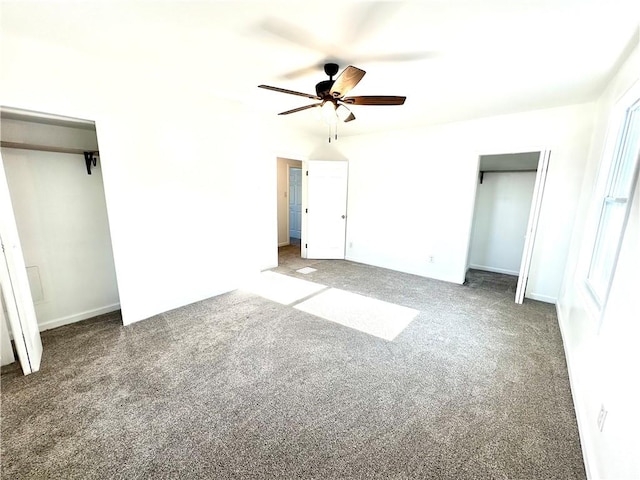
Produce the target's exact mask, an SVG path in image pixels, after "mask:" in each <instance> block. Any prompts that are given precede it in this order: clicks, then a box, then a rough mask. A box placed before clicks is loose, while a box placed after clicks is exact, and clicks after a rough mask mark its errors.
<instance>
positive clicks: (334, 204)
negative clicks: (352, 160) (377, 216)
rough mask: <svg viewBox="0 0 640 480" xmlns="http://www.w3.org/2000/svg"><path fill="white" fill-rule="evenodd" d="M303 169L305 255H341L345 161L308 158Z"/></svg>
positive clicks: (343, 237) (323, 257)
mask: <svg viewBox="0 0 640 480" xmlns="http://www.w3.org/2000/svg"><path fill="white" fill-rule="evenodd" d="M306 172H307V173H306V182H304V183H303V188H305V189H306V192H304V198H305V199H306V204H305V205H304V209H305V214H304V215H305V219H306V222H305V224H306V225H305V226H306V229H305V230H306V231H303V236H304V238H303V239H302V242H303V244H304V245H305V247H306V258H321V259H344V247H345V234H346V226H347V221H346V218H347V174H348V166H347V162H345V161H318V160H314V161H309V162H307V169H306ZM305 186H306V187H305Z"/></svg>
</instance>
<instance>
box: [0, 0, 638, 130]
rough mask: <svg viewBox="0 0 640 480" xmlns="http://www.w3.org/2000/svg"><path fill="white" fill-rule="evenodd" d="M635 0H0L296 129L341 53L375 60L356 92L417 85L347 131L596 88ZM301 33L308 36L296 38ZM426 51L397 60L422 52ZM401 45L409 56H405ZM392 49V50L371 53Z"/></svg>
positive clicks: (5, 25)
mask: <svg viewBox="0 0 640 480" xmlns="http://www.w3.org/2000/svg"><path fill="white" fill-rule="evenodd" d="M639 11H640V2H638V1H637V0H633V1H630V0H520V1H515V0H475V1H471V0H467V1H461V0H446V1H445V0H440V1H420V2H417V1H416V2H353V1H341V2H333V1H325V2H316V1H305V2H296V3H293V2H286V3H283V2H277V1H264V2H246V1H235V2H178V1H173V2H171V1H163V2H140V1H129V2H124V3H114V2H110V3H107V2H85V3H76V2H65V1H64V0H63V1H60V2H55V3H54V2H51V3H33V2H25V1H21V2H17V1H16V2H11V1H6V0H5V1H3V2H2V20H1V21H2V24H1V25H2V31H3V32H7V33H11V34H15V35H20V36H29V37H33V38H35V39H38V40H39V41H47V42H50V43H53V44H58V45H60V46H63V47H65V48H72V49H75V50H80V51H83V52H85V53H88V54H90V55H92V56H95V57H96V58H98V59H100V58H104V57H105V56H108V57H109V58H122V59H123V60H122V61H129V62H134V61H135V62H144V63H145V64H146V65H148V78H149V79H154V81H163V82H167V87H168V88H172V89H176V91H177V92H179V91H184V90H188V91H189V92H193V91H200V92H202V93H203V94H205V95H210V96H212V97H217V98H224V99H229V100H231V101H233V102H242V103H243V104H245V106H247V107H248V108H250V109H251V110H255V111H258V112H264V113H265V114H273V118H274V121H276V122H282V123H283V124H284V125H286V126H291V127H292V128H295V127H298V128H302V129H305V130H309V131H311V132H323V133H325V127H324V126H323V124H322V123H321V121H320V120H319V119H318V117H317V116H316V112H315V110H313V109H312V110H307V111H304V112H300V113H296V114H293V115H289V116H281V117H277V116H276V114H277V113H278V112H280V111H284V110H288V109H291V108H295V107H298V106H303V105H306V104H307V103H311V101H308V100H307V99H305V98H302V97H296V96H289V95H284V94H280V93H275V92H271V91H267V90H262V89H258V88H257V85H259V84H262V83H265V84H269V85H274V86H279V87H283V88H287V89H291V90H297V91H302V92H308V93H314V86H315V84H316V83H317V82H318V81H320V80H324V79H326V77H325V75H324V72H323V71H322V69H321V68H320V67H318V68H317V70H315V71H314V70H313V69H308V70H306V71H305V73H304V74H302V75H300V76H298V77H296V78H287V77H286V74H287V73H290V72H292V71H295V70H298V69H301V68H305V67H309V66H313V65H316V64H318V65H320V64H322V63H323V62H324V61H325V60H327V59H337V60H338V61H339V63H340V66H341V68H344V67H345V66H346V65H347V64H353V65H355V66H357V67H359V68H362V69H364V70H366V71H367V75H366V76H365V77H364V79H363V80H362V81H361V82H360V84H359V85H358V86H357V87H356V88H354V90H352V91H351V95H406V96H407V101H406V103H405V105H403V106H393V107H389V106H381V107H371V106H359V107H358V106H355V107H351V108H352V110H353V112H354V113H355V115H356V117H357V120H356V121H355V122H351V123H349V124H345V125H344V126H342V127H340V134H341V136H344V135H351V134H359V133H367V132H375V131H378V130H382V129H392V128H406V127H411V126H417V125H425V124H434V123H441V122H446V121H454V120H464V119H469V118H474V117H479V116H488V115H494V114H501V113H510V112H516V111H522V110H530V109H538V108H547V107H554V106H560V105H566V104H571V103H579V102H584V101H589V100H592V99H594V98H595V97H596V96H597V94H598V93H599V92H600V91H601V90H602V88H603V86H604V85H605V83H606V81H607V79H608V77H609V76H610V74H611V73H612V71H613V69H614V67H615V66H616V64H617V63H618V62H619V61H620V60H621V57H622V56H623V54H624V52H625V51H626V50H628V49H629V48H630V45H633V43H634V42H637V41H638V40H637V39H638V37H637V35H638V19H639V18H640V16H639V15H640V14H639ZM292 39H297V40H298V41H297V42H294V41H291V40H292ZM416 53H417V54H418V55H415V56H416V57H420V56H423V57H424V58H420V59H417V60H415V59H414V60H409V61H399V60H402V59H403V58H405V57H407V56H411V55H406V54H416ZM403 55H404V57H403ZM381 56H384V57H386V60H385V61H375V60H371V58H372V57H381Z"/></svg>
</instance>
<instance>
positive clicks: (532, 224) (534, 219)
mask: <svg viewBox="0 0 640 480" xmlns="http://www.w3.org/2000/svg"><path fill="white" fill-rule="evenodd" d="M550 157H551V150H548V149H545V150H540V157H539V159H538V172H537V173H536V182H535V186H534V187H533V199H532V201H531V212H530V213H529V222H528V225H527V234H526V236H525V240H524V250H523V254H522V263H521V265H520V274H519V275H518V285H517V287H516V297H515V302H516V303H518V304H520V303H522V302H523V300H524V297H525V294H526V291H527V283H528V280H529V270H530V269H531V259H532V257H533V249H534V245H535V241H536V234H537V231H538V221H539V220H540V212H541V210H542V202H543V200H544V187H545V183H546V181H547V170H548V168H549V159H550Z"/></svg>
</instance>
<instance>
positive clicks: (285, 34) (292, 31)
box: [258, 17, 338, 55]
mask: <svg viewBox="0 0 640 480" xmlns="http://www.w3.org/2000/svg"><path fill="white" fill-rule="evenodd" d="M258 28H260V29H261V30H262V31H264V32H267V33H269V34H270V35H274V36H276V37H280V38H282V39H283V40H286V41H287V42H291V43H293V44H296V45H298V46H302V47H305V48H308V49H309V50H313V51H315V52H320V53H323V54H325V55H330V53H331V52H333V51H338V49H337V48H336V47H335V46H333V45H328V44H326V43H323V42H321V41H320V40H318V39H317V38H315V37H313V36H312V35H311V34H310V33H309V32H307V31H305V30H303V29H301V28H300V27H298V26H297V25H295V24H293V23H290V22H288V21H286V20H282V19H280V18H275V17H270V18H266V19H264V20H263V21H262V22H260V24H259V25H258Z"/></svg>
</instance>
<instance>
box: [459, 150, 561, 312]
mask: <svg viewBox="0 0 640 480" xmlns="http://www.w3.org/2000/svg"><path fill="white" fill-rule="evenodd" d="M549 154H550V152H549V151H547V150H545V151H536V152H524V153H512V154H499V155H482V156H480V159H479V166H478V183H477V188H476V199H475V206H474V214H473V222H472V227H471V236H470V240H469V253H468V260H467V274H466V281H467V282H480V283H485V284H486V286H487V287H488V288H497V289H500V290H502V291H508V292H510V293H513V294H514V295H515V301H516V303H522V301H523V299H524V294H525V291H526V285H527V280H528V276H529V267H530V262H531V256H532V253H533V245H534V241H535V233H536V228H537V222H538V216H539V213H540V205H541V202H542V195H543V193H544V182H545V179H546V169H547V166H548V161H549Z"/></svg>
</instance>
